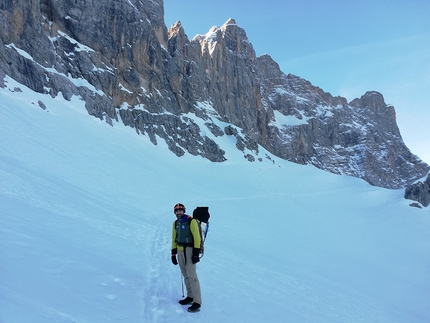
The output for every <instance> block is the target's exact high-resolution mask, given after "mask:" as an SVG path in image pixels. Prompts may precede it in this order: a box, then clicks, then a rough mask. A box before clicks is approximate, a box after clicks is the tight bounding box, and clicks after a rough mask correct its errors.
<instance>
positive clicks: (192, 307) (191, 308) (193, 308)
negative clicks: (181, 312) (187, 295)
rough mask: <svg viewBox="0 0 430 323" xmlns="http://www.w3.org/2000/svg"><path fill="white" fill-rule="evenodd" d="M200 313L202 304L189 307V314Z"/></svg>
mask: <svg viewBox="0 0 430 323" xmlns="http://www.w3.org/2000/svg"><path fill="white" fill-rule="evenodd" d="M198 311H200V304H199V303H193V305H191V306H190V307H188V312H191V313H195V312H198Z"/></svg>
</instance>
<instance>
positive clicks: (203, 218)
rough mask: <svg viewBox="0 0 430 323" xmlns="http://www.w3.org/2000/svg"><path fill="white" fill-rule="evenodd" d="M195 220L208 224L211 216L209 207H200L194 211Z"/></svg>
mask: <svg viewBox="0 0 430 323" xmlns="http://www.w3.org/2000/svg"><path fill="white" fill-rule="evenodd" d="M193 218H194V219H196V220H199V221H200V222H204V223H208V222H209V218H210V214H209V207H208V206H198V207H196V208H195V209H194V211H193Z"/></svg>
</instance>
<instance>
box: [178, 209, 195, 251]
mask: <svg viewBox="0 0 430 323" xmlns="http://www.w3.org/2000/svg"><path fill="white" fill-rule="evenodd" d="M184 216H186V217H187V219H190V218H191V217H190V216H189V215H184ZM177 223H178V220H175V221H174V222H173V226H172V249H178V250H184V247H183V246H179V245H178V243H177V242H176V235H177V233H178V231H177V230H179V228H177ZM188 224H189V228H190V231H191V235H192V237H193V248H197V249H198V248H200V244H201V238H200V230H199V225H198V224H197V221H196V220H194V219H192V220H191V222H190V221H188V220H187V221H185V222H180V223H179V225H184V226H186V227H188Z"/></svg>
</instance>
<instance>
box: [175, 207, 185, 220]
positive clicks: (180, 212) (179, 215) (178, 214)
mask: <svg viewBox="0 0 430 323" xmlns="http://www.w3.org/2000/svg"><path fill="white" fill-rule="evenodd" d="M184 213H185V212H184V209H176V210H175V215H176V217H177V218H178V219H181V218H182V217H183V216H184Z"/></svg>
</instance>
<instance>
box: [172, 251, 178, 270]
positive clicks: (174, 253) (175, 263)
mask: <svg viewBox="0 0 430 323" xmlns="http://www.w3.org/2000/svg"><path fill="white" fill-rule="evenodd" d="M177 253H178V249H172V264H174V265H175V266H176V265H177V264H178V260H177V259H176V254H177Z"/></svg>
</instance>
